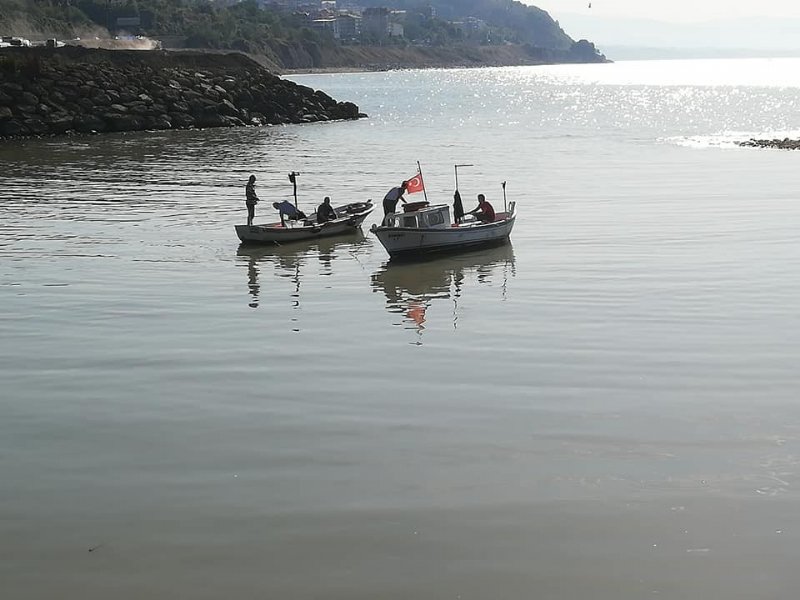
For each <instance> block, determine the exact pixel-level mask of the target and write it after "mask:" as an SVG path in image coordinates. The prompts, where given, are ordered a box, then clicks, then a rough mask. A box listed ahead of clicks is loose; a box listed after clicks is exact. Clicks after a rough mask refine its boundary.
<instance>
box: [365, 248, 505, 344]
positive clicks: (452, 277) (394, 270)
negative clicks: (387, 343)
mask: <svg viewBox="0 0 800 600" xmlns="http://www.w3.org/2000/svg"><path fill="white" fill-rule="evenodd" d="M514 275H515V269H514V248H513V246H512V245H511V243H507V244H503V245H502V246H498V247H494V248H490V249H485V250H476V251H473V252H468V253H464V254H459V255H457V256H442V257H438V258H434V259H431V260H428V261H424V262H414V263H408V262H400V263H396V262H392V261H389V262H388V263H386V264H384V265H383V267H381V268H380V270H378V271H377V272H375V273H374V274H373V275H372V289H373V291H375V292H377V291H382V292H383V293H384V294H385V295H386V310H388V311H389V312H390V313H393V314H397V315H401V322H399V323H396V324H397V325H403V326H405V327H406V328H407V329H413V330H415V331H416V333H417V335H418V337H417V341H416V342H415V343H416V344H422V333H423V331H424V330H425V328H426V324H428V321H429V317H428V309H429V308H430V307H431V304H433V303H434V302H438V301H440V300H451V301H452V304H453V306H452V323H453V328H454V329H455V328H458V302H459V299H460V298H461V296H462V294H463V293H464V290H465V288H466V286H468V285H470V284H471V283H477V284H479V285H480V284H489V285H492V286H493V287H496V288H498V298H497V299H498V300H505V299H506V297H507V294H508V280H509V279H510V278H512V277H514Z"/></svg>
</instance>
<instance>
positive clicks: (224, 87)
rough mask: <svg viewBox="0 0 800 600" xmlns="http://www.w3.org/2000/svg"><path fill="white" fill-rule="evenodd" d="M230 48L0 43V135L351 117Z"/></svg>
mask: <svg viewBox="0 0 800 600" xmlns="http://www.w3.org/2000/svg"><path fill="white" fill-rule="evenodd" d="M363 116H365V115H363V114H360V113H359V110H358V107H357V106H356V105H355V104H353V103H352V102H337V101H336V100H334V99H333V98H331V97H330V96H328V95H327V94H325V93H324V92H321V91H315V90H313V89H311V88H309V87H306V86H302V85H298V84H296V83H293V82H291V81H287V80H285V79H281V78H280V77H278V76H276V75H274V74H272V73H270V72H269V71H268V70H267V69H266V68H264V67H262V66H261V65H260V64H258V63H257V62H255V61H254V60H252V59H251V58H249V57H247V56H245V55H243V54H237V53H229V54H210V53H192V52H163V51H135V50H131V51H121V50H96V49H87V48H69V47H65V48H53V49H51V48H41V49H40V48H35V49H34V48H14V49H9V48H6V49H3V50H2V51H0V138H15V137H24V136H45V135H63V134H69V133H102V132H114V131H140V130H153V129H188V128H193V127H195V128H203V127H235V126H244V125H256V126H258V125H277V124H284V123H310V122H315V121H330V120H338V119H357V118H359V117H363Z"/></svg>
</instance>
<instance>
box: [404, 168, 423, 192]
mask: <svg viewBox="0 0 800 600" xmlns="http://www.w3.org/2000/svg"><path fill="white" fill-rule="evenodd" d="M424 191H425V183H424V182H423V181H422V173H417V174H416V175H414V176H413V177H412V178H411V179H408V180H406V193H407V194H416V193H418V192H424Z"/></svg>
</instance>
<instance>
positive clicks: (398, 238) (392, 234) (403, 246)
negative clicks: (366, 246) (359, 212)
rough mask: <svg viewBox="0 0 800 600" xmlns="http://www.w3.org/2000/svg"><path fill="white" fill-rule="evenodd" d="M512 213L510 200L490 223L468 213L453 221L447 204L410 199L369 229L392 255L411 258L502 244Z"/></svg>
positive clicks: (512, 208) (511, 226)
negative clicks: (400, 209)
mask: <svg viewBox="0 0 800 600" xmlns="http://www.w3.org/2000/svg"><path fill="white" fill-rule="evenodd" d="M516 216H517V215H516V206H515V203H514V202H511V203H510V204H509V205H508V210H507V211H506V212H499V213H497V214H496V215H495V220H494V221H492V222H491V223H485V222H482V221H480V220H478V219H476V218H475V217H472V215H469V216H467V217H465V218H464V220H462V221H461V222H459V223H453V222H452V221H451V219H450V207H449V206H448V205H447V204H435V205H429V204H428V203H427V202H414V203H412V204H406V205H405V210H404V211H403V212H402V213H393V214H390V215H387V217H386V219H385V220H384V224H383V225H380V226H378V225H373V226H372V229H371V230H370V231H372V233H374V234H375V236H376V237H377V238H378V241H380V243H381V244H383V247H384V248H386V251H387V252H388V253H389V256H391V257H392V258H400V257H414V256H420V255H426V254H433V253H437V252H456V251H461V250H466V249H469V248H477V247H480V246H491V245H500V244H504V243H506V242H508V238H509V236H510V235H511V230H512V229H513V228H514V220H515V219H516Z"/></svg>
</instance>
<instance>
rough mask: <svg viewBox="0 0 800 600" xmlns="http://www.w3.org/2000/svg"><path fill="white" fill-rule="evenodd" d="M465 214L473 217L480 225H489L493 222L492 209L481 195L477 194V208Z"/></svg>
mask: <svg viewBox="0 0 800 600" xmlns="http://www.w3.org/2000/svg"><path fill="white" fill-rule="evenodd" d="M467 214H470V215H475V216H476V217H478V219H480V220H481V222H482V223H491V222H493V221H494V220H495V214H494V207H493V206H492V205H491V204H489V202H488V201H487V200H486V196H484V195H483V194H478V207H477V208H474V209H472V210H471V211H469V213H467Z"/></svg>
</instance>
